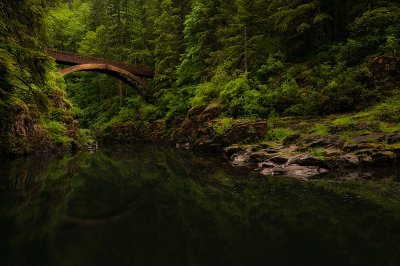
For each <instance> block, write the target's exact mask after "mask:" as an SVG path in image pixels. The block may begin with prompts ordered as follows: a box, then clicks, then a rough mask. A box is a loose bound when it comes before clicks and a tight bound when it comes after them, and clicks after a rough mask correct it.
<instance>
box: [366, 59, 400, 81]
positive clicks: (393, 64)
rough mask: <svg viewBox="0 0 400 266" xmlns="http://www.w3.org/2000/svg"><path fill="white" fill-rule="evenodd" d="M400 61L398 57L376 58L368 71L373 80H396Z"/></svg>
mask: <svg viewBox="0 0 400 266" xmlns="http://www.w3.org/2000/svg"><path fill="white" fill-rule="evenodd" d="M399 68H400V59H399V58H398V57H390V56H378V57H376V58H375V59H374V60H372V62H371V65H370V69H371V72H372V77H373V78H374V80H376V81H377V80H385V81H389V80H398V78H399V72H398V69H399Z"/></svg>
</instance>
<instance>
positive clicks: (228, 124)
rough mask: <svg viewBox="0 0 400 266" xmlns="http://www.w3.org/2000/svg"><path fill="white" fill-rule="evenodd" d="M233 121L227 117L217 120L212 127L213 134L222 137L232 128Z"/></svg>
mask: <svg viewBox="0 0 400 266" xmlns="http://www.w3.org/2000/svg"><path fill="white" fill-rule="evenodd" d="M233 121H234V120H233V119H232V118H229V117H225V118H220V119H218V120H217V121H216V122H215V124H214V126H213V129H214V133H215V134H216V135H217V136H223V135H224V134H225V133H226V132H228V130H229V129H231V128H232V126H233Z"/></svg>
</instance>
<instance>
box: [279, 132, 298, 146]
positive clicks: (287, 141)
mask: <svg viewBox="0 0 400 266" xmlns="http://www.w3.org/2000/svg"><path fill="white" fill-rule="evenodd" d="M300 138H301V135H300V134H294V135H291V136H288V137H286V138H285V139H284V140H283V145H284V146H290V145H292V144H294V143H296V141H297V140H298V139H300Z"/></svg>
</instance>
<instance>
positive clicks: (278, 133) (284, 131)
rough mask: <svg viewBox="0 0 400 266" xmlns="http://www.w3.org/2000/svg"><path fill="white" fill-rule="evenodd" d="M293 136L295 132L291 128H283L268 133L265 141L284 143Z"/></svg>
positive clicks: (273, 129)
mask: <svg viewBox="0 0 400 266" xmlns="http://www.w3.org/2000/svg"><path fill="white" fill-rule="evenodd" d="M293 134H295V131H293V130H291V129H289V128H283V127H282V128H281V127H278V128H272V129H270V130H269V131H268V133H267V137H266V139H265V140H267V141H278V142H282V141H283V140H284V139H285V138H287V137H289V136H290V135H293Z"/></svg>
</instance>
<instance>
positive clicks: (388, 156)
mask: <svg viewBox="0 0 400 266" xmlns="http://www.w3.org/2000/svg"><path fill="white" fill-rule="evenodd" d="M371 159H372V162H373V163H374V164H390V163H393V162H394V161H395V160H396V154H394V153H393V152H391V151H381V152H378V153H374V154H372V155H371Z"/></svg>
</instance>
